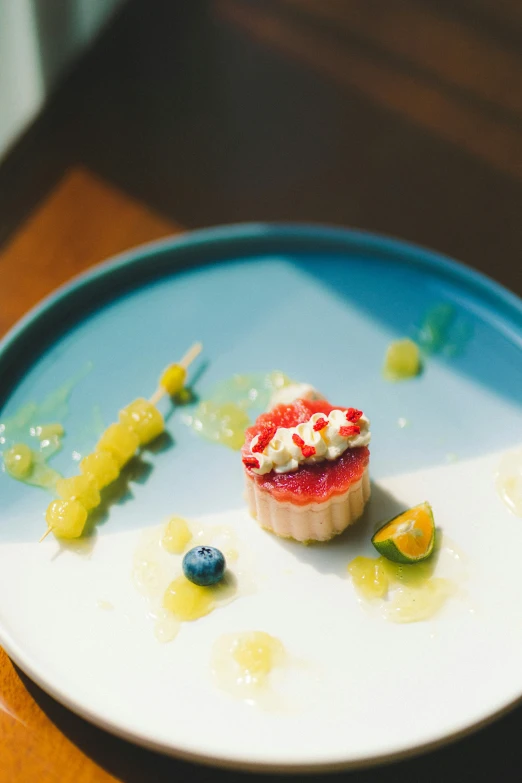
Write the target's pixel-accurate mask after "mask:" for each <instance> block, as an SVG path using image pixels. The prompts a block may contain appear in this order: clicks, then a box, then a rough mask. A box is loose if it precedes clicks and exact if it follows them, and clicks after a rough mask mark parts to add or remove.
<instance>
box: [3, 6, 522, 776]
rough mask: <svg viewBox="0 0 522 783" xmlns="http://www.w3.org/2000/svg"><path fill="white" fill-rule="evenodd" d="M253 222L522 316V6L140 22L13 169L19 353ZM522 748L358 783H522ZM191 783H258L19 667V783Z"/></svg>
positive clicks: (492, 739)
mask: <svg viewBox="0 0 522 783" xmlns="http://www.w3.org/2000/svg"><path fill="white" fill-rule="evenodd" d="M41 57H42V69H43V72H44V74H45V70H46V69H45V61H46V53H45V52H42V53H41ZM0 121H1V117H0ZM244 220H293V221H314V222H325V223H334V224H340V225H345V226H352V227H357V228H363V229H368V230H371V231H380V232H385V233H388V234H391V235H394V236H399V237H403V238H405V239H408V240H411V241H414V242H418V243H420V244H423V245H426V246H430V247H433V248H435V249H437V250H439V251H442V252H445V253H447V254H449V255H451V256H454V257H456V258H459V259H460V260H461V261H464V262H465V263H466V264H468V265H470V266H472V267H474V268H476V269H480V270H482V271H483V272H485V273H486V274H488V275H490V276H491V277H494V278H496V279H497V280H499V281H500V282H502V283H504V284H505V285H507V286H508V287H510V288H511V289H512V290H514V291H516V292H517V293H519V294H522V2H521V1H520V0H453V2H451V1H450V0H185V1H182V0H178V1H177V2H176V0H130V1H129V3H128V4H127V5H125V6H124V7H123V10H122V11H121V13H120V14H119V15H118V16H117V17H116V18H115V19H114V21H113V22H112V24H111V25H110V27H108V28H107V29H106V31H105V32H104V34H103V35H102V37H101V38H100V40H99V41H98V43H97V44H96V46H95V47H94V48H93V49H92V50H91V51H90V52H89V53H88V54H87V55H86V56H85V57H84V58H83V59H82V61H81V62H80V63H78V64H77V65H76V66H75V68H74V69H73V70H72V71H71V73H70V74H69V75H68V76H67V78H65V79H64V80H63V81H62V83H61V85H60V86H59V87H58V89H57V90H56V91H55V93H54V94H53V96H52V98H51V100H50V102H49V104H48V106H47V107H46V109H45V111H44V112H43V113H42V114H41V116H40V117H39V118H38V119H37V120H36V122H35V123H34V124H33V126H32V127H31V128H30V129H29V130H28V131H27V132H26V133H25V134H24V136H23V137H22V138H21V139H20V140H19V142H18V143H17V144H16V146H15V147H14V148H13V149H12V150H11V151H10V153H9V154H8V156H7V157H6V158H5V159H4V160H3V161H2V163H0V280H1V281H2V298H1V304H0V335H1V334H2V333H4V332H5V330H6V329H7V328H8V327H9V326H11V325H12V323H13V322H14V321H15V320H16V319H17V318H18V317H19V316H20V315H22V314H23V312H24V311H26V310H27V308H28V307H30V306H31V305H32V304H34V302H35V301H37V300H38V299H39V298H40V297H41V296H43V295H44V294H45V293H47V292H48V291H49V290H51V289H52V288H53V287H55V286H56V285H58V284H60V283H61V282H63V281H64V280H66V279H67V278H69V277H70V276H71V275H73V274H75V273H76V272H78V271H80V270H82V269H85V268H86V267H88V266H90V265H91V264H93V263H95V262H96V261H100V260H102V259H103V258H105V257H107V256H108V255H110V254H112V253H114V252H117V251H119V250H121V249H124V248H125V247H128V246H131V245H133V244H136V243H139V242H142V241H145V240H148V239H152V238H155V237H157V236H162V235H165V234H167V233H172V232H174V231H178V230H181V229H187V228H193V227H199V226H204V225H211V224H217V223H231V222H236V221H244ZM0 383H1V379H0ZM513 612H514V614H513V621H514V622H519V607H514V609H513ZM383 654H385V652H384V653H383ZM480 654H481V651H480V650H477V655H480ZM489 663H490V665H491V666H501V665H502V662H501V661H491V662H489ZM405 664H406V665H407V662H405ZM427 676H429V672H427ZM480 686H481V684H480V683H477V688H480ZM426 709H427V710H429V709H430V705H429V704H427V705H426ZM390 720H393V707H391V709H390ZM231 731H233V727H231ZM521 732H522V712H521V710H520V709H516V710H514V711H513V712H511V713H510V714H508V715H506V716H505V717H503V718H501V719H499V720H498V721H497V722H495V723H494V724H492V725H491V726H489V727H487V728H484V729H482V730H480V731H479V732H478V733H476V734H474V735H473V736H470V737H467V738H465V739H460V740H458V741H456V742H455V743H454V744H452V745H450V746H447V747H446V748H443V749H440V750H438V751H433V752H430V753H428V754H426V755H424V756H421V757H419V758H416V759H411V760H408V761H402V762H399V763H396V764H390V765H386V766H381V767H378V768H375V769H369V770H366V771H354V772H348V773H343V774H341V775H340V779H341V780H343V781H345V780H346V781H353V782H354V783H370V781H383V783H388V782H391V781H411V782H412V783H414V782H416V781H420V780H422V781H426V782H427V783H430V782H431V781H433V782H436V783H438V782H439V781H441V782H442V781H444V783H460V782H461V781H465V782H467V781H474V782H476V781H480V782H482V781H484V783H489V781H497V780H499V781H519V780H521V778H522V772H521V771H520V770H521V768H522V747H521V743H520V740H519V735H520V733H521ZM172 779H179V780H183V781H185V780H188V779H194V780H197V781H215V782H216V783H219V782H220V781H224V780H226V781H238V783H239V781H243V780H245V783H246V781H248V780H253V779H255V780H257V779H258V776H254V775H246V776H244V775H242V774H241V773H232V772H230V773H229V772H224V771H218V770H211V769H207V768H203V767H197V766H194V765H190V764H186V763H183V762H177V761H174V760H171V759H167V758H164V757H161V756H158V755H156V754H153V753H150V752H148V751H145V750H142V749H140V748H137V747H134V746H132V745H129V744H127V743H125V742H123V741H121V740H118V739H115V738H113V737H111V736H109V735H108V734H105V733H104V732H102V731H100V730H98V729H96V728H94V727H91V726H89V725H88V724H87V723H85V722H84V721H83V720H81V719H80V718H77V717H75V716H74V715H72V714H71V713H70V712H68V711H67V710H66V709H64V708H63V707H61V706H60V705H58V704H56V703H55V702H54V701H53V700H52V699H51V698H49V697H48V696H46V695H45V694H44V693H43V692H42V691H41V690H40V689H39V688H38V687H36V686H35V685H33V684H32V683H31V682H30V681H29V680H28V679H27V678H26V677H24V676H23V675H22V674H21V673H20V672H18V671H17V670H16V669H15V668H14V667H13V666H12V664H11V663H10V662H9V659H8V658H7V656H6V655H5V654H4V653H3V652H2V651H0V781H2V783H3V782H4V781H6V782H7V781H9V783H11V782H12V781H18V780H20V781H26V780H27V781H32V780H38V781H42V782H43V783H47V781H50V782H52V781H67V782H68V781H71V783H72V781H74V783H76V782H77V781H80V782H83V781H95V782H96V783H101V781H112V780H122V781H126V782H128V783H142V782H143V783H144V782H145V781H147V782H148V781H161V782H162V781H167V780H172ZM271 779H272V780H275V781H279V780H282V778H280V777H279V776H272V778H271ZM320 779H322V776H315V777H313V778H307V780H312V781H313V780H317V781H319V780H320Z"/></svg>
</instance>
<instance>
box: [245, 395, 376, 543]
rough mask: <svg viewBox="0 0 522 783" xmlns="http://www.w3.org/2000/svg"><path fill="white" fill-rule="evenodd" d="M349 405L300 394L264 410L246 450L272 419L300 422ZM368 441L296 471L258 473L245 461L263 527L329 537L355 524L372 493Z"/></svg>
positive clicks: (308, 537)
mask: <svg viewBox="0 0 522 783" xmlns="http://www.w3.org/2000/svg"><path fill="white" fill-rule="evenodd" d="M334 409H337V410H348V409H347V408H341V407H339V406H333V405H330V403H328V402H326V400H296V401H295V402H293V403H292V404H290V405H277V406H276V407H275V408H273V409H272V410H271V411H268V413H263V414H262V415H261V416H259V418H258V419H257V421H256V423H255V424H254V426H253V427H250V428H249V429H248V430H247V431H246V439H245V445H244V446H243V456H244V457H247V456H248V455H249V454H250V443H251V441H252V439H253V438H254V437H255V436H256V435H258V434H259V433H260V432H261V431H262V430H263V428H265V427H266V425H269V426H276V427H295V426H297V425H298V424H301V423H303V422H307V421H308V420H309V419H310V417H311V416H312V415H313V414H314V413H323V414H325V415H328V414H329V413H330V412H331V411H332V410H334ZM369 459H370V452H369V449H368V448H367V447H366V446H359V447H357V448H348V449H346V451H344V452H343V453H342V454H341V455H340V456H339V457H338V458H337V459H335V460H332V461H328V460H323V461H322V462H317V463H315V464H302V465H300V466H299V468H298V469H297V470H295V471H294V472H290V473H275V471H271V472H270V473H265V474H264V475H258V474H256V473H255V472H254V471H253V470H252V469H251V468H250V467H248V466H245V478H246V499H247V502H248V507H249V511H250V514H251V515H252V516H253V517H254V518H255V519H256V520H257V521H258V523H259V524H260V525H261V527H263V528H266V529H267V530H270V531H272V532H273V533H275V534H276V535H278V536H280V537H282V538H293V539H295V540H296V541H303V542H305V541H328V540H329V539H330V538H333V536H336V535H338V534H339V533H342V532H343V530H346V528H347V527H348V526H349V525H351V524H353V523H354V522H355V521H356V520H357V519H358V518H359V517H360V516H361V514H362V513H363V511H364V507H365V505H366V503H367V502H368V499H369V497H370V478H369V471H368V464H369Z"/></svg>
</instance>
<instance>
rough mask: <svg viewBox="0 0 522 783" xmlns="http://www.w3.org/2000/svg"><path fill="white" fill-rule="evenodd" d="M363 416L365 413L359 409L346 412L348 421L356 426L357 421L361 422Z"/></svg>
mask: <svg viewBox="0 0 522 783" xmlns="http://www.w3.org/2000/svg"><path fill="white" fill-rule="evenodd" d="M362 415H363V412H362V411H358V410H357V408H348V410H347V411H346V418H347V420H348V421H351V422H352V423H353V424H355V422H356V421H359V419H360V418H361V416H362Z"/></svg>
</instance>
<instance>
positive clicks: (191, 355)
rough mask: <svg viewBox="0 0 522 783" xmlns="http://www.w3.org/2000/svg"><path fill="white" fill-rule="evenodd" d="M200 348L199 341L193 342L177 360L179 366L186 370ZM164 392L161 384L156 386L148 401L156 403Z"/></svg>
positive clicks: (197, 354)
mask: <svg viewBox="0 0 522 783" xmlns="http://www.w3.org/2000/svg"><path fill="white" fill-rule="evenodd" d="M202 349H203V346H202V344H201V343H194V345H193V346H192V347H191V348H189V349H188V351H187V353H186V354H185V356H184V357H183V358H182V359H181V360H180V361H179V362H178V364H179V366H180V367H183V369H184V370H186V369H187V368H188V367H189V366H190V365H191V364H192V362H193V361H194V359H195V358H196V357H197V356H199V354H200V353H201V351H202ZM165 394H167V390H166V389H164V388H163V386H158V388H157V389H156V391H155V392H154V394H153V395H152V397H151V398H150V400H149V402H151V403H152V404H153V405H157V403H158V402H159V401H160V400H161V398H162V397H164V396H165Z"/></svg>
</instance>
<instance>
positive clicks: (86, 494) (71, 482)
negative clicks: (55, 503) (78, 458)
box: [56, 475, 100, 511]
mask: <svg viewBox="0 0 522 783" xmlns="http://www.w3.org/2000/svg"><path fill="white" fill-rule="evenodd" d="M56 491H57V493H58V495H59V496H60V497H61V498H62V500H77V501H78V502H79V503H81V504H82V506H83V507H84V508H85V510H86V511H90V510H91V509H93V508H96V506H99V504H100V491H99V489H98V487H97V484H96V479H95V478H94V476H90V475H88V476H72V477H71V478H62V479H59V480H58V481H57V482H56Z"/></svg>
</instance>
